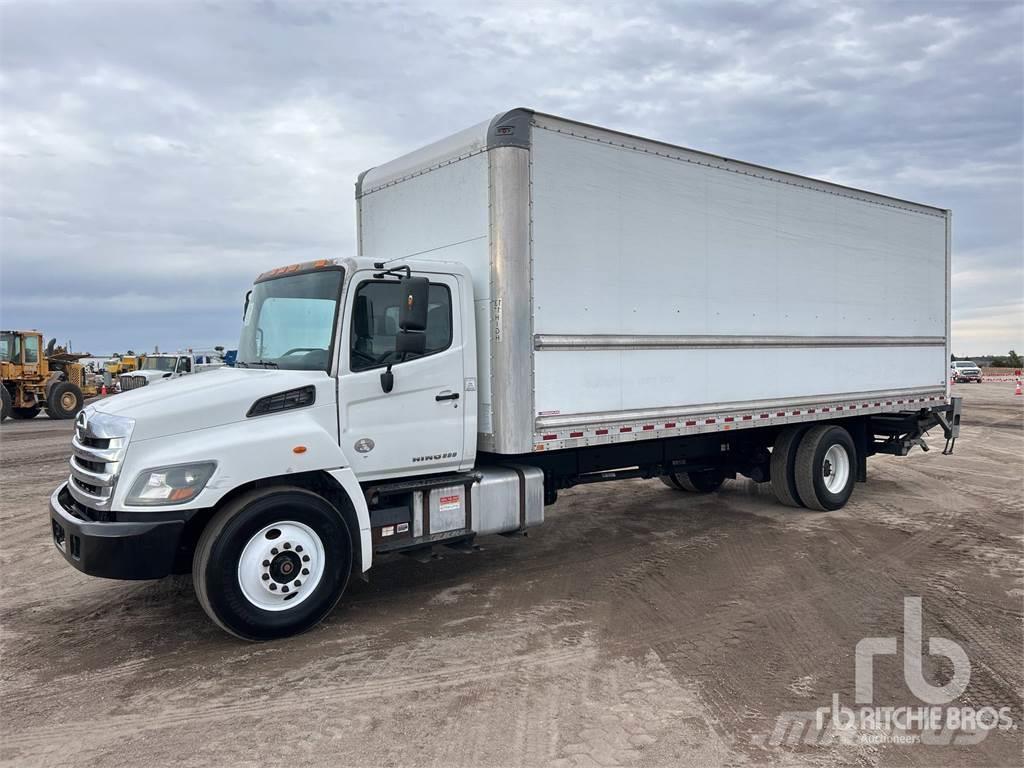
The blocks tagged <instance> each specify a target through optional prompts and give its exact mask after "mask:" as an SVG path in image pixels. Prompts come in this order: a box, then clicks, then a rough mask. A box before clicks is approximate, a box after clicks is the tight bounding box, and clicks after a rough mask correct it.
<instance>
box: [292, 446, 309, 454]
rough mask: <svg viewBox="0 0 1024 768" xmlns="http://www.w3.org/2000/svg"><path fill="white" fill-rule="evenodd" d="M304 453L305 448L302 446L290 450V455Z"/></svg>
mask: <svg viewBox="0 0 1024 768" xmlns="http://www.w3.org/2000/svg"><path fill="white" fill-rule="evenodd" d="M305 452H306V446H304V445H296V446H295V447H294V448H292V453H305Z"/></svg>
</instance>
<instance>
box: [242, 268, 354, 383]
mask: <svg viewBox="0 0 1024 768" xmlns="http://www.w3.org/2000/svg"><path fill="white" fill-rule="evenodd" d="M343 277H344V272H342V271H341V270H340V269H319V270H316V271H315V272H306V273H304V274H298V275H291V276H289V277H277V278H272V279H270V280H264V281H263V282H259V283H256V285H254V286H253V289H252V294H251V295H250V297H249V303H248V306H247V308H246V310H245V318H244V319H243V321H242V338H241V339H240V340H239V342H238V359H237V362H236V365H238V366H240V367H242V368H245V367H254V368H288V369H291V370H305V371H329V370H330V367H331V350H332V348H333V344H334V327H335V324H336V321H337V311H338V299H339V297H340V295H341V281H342V278H343Z"/></svg>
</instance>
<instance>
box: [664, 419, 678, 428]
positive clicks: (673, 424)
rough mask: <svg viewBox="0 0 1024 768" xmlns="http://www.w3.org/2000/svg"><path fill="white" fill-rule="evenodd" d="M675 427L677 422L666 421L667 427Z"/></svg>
mask: <svg viewBox="0 0 1024 768" xmlns="http://www.w3.org/2000/svg"><path fill="white" fill-rule="evenodd" d="M675 428H676V423H675V422H674V421H666V422H665V429H675Z"/></svg>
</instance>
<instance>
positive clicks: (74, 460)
mask: <svg viewBox="0 0 1024 768" xmlns="http://www.w3.org/2000/svg"><path fill="white" fill-rule="evenodd" d="M129 437H130V435H121V434H114V433H112V432H111V430H110V427H109V424H108V423H107V422H106V421H105V420H104V418H103V414H92V415H91V416H90V415H89V414H88V413H87V412H86V411H82V412H81V413H79V414H78V418H77V419H76V420H75V435H74V437H72V438H71V462H70V463H71V477H70V478H69V480H68V490H69V491H70V492H71V495H72V496H73V497H74V498H75V500H76V501H78V502H79V503H80V504H83V505H85V506H87V507H91V508H93V509H105V508H107V507H109V506H110V501H111V498H112V497H113V494H114V485H115V484H116V483H117V476H118V474H119V473H120V471H121V462H122V461H123V460H124V454H125V451H126V450H127V448H128V438H129Z"/></svg>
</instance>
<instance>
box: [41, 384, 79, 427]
mask: <svg viewBox="0 0 1024 768" xmlns="http://www.w3.org/2000/svg"><path fill="white" fill-rule="evenodd" d="M84 403H85V397H84V396H83V395H82V390H80V389H79V388H78V387H77V386H75V385H74V384H73V383H71V382H70V381H58V382H55V383H54V384H52V385H51V386H50V390H49V392H47V394H46V412H47V413H48V414H49V415H50V418H51V419H73V418H75V416H77V415H78V412H79V411H80V410H82V405H83V404H84Z"/></svg>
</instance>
